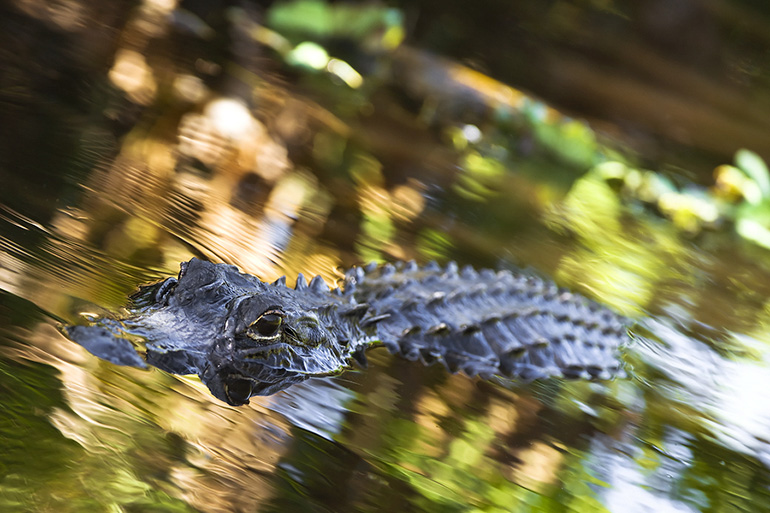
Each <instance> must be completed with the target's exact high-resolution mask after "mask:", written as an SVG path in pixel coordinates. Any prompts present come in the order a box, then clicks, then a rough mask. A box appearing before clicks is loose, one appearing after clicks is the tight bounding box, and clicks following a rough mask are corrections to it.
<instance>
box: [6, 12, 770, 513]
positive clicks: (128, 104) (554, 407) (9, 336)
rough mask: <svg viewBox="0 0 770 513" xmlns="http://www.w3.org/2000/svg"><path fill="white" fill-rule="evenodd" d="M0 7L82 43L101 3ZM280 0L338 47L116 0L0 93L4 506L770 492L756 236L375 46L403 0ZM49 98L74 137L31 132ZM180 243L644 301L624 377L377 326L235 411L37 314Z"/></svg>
mask: <svg viewBox="0 0 770 513" xmlns="http://www.w3.org/2000/svg"><path fill="white" fill-rule="evenodd" d="M14 5H15V9H16V10H15V11H13V12H14V16H17V17H18V20H19V22H20V23H22V22H23V23H27V24H29V26H30V27H34V28H36V29H37V30H39V31H42V32H45V31H53V32H55V33H56V34H58V37H61V38H63V39H64V40H66V41H70V42H79V43H80V45H75V49H76V50H77V51H74V55H75V56H80V55H82V52H84V51H85V50H84V47H83V46H82V45H84V44H85V43H84V42H83V41H85V39H83V38H85V37H86V36H85V35H84V32H83V31H82V30H81V26H83V23H84V22H82V21H78V20H81V18H82V19H90V20H97V19H99V20H101V23H102V25H100V26H107V25H109V24H110V23H112V24H113V26H115V25H116V24H117V23H118V22H116V21H115V20H113V19H112V18H111V17H110V16H107V14H109V13H104V12H99V10H98V9H95V8H94V9H86V8H85V5H84V6H81V7H83V8H82V9H81V10H78V9H75V8H74V7H73V9H75V10H73V11H72V12H69V11H68V10H67V9H65V8H63V7H62V10H61V12H59V11H57V12H53V11H52V12H51V13H49V14H48V15H47V16H43V15H42V14H35V15H31V14H29V13H28V11H29V9H28V8H27V5H26V3H25V2H14ZM72 5H73V6H76V5H80V4H78V3H77V2H75V3H73V4H72ZM308 5H309V4H308ZM295 7H296V6H295ZM300 7H302V8H312V9H321V11H319V12H321V13H325V14H324V15H323V16H321V17H319V18H318V19H319V20H323V21H324V23H328V24H329V26H325V25H324V26H321V25H323V23H321V22H320V21H319V25H318V26H315V27H314V28H313V29H312V31H311V32H313V33H316V34H317V33H321V34H328V32H326V31H332V32H333V33H335V34H337V33H338V32H334V31H342V29H341V28H340V26H335V25H334V23H335V22H334V20H338V21H337V23H344V24H346V25H350V26H346V27H345V29H346V30H345V31H342V32H344V34H345V37H346V38H350V39H351V40H353V41H355V44H348V45H345V44H339V48H338V47H337V46H335V45H336V43H334V42H328V41H327V42H328V43H329V46H328V48H326V49H324V48H321V47H320V46H319V45H318V44H317V43H313V44H315V45H316V47H318V48H321V49H322V50H324V52H327V53H326V57H325V59H326V60H325V61H324V62H325V65H324V66H325V67H323V66H322V67H320V68H313V67H312V66H310V65H309V63H310V62H311V60H308V59H310V57H312V55H310V54H305V55H304V56H303V55H302V54H301V53H300V52H297V51H296V50H297V49H300V48H304V49H305V50H307V48H311V49H312V47H308V46H304V47H300V44H301V43H303V41H302V40H301V39H302V37H309V36H307V35H304V36H302V37H300V36H298V35H297V34H298V33H301V32H302V30H306V29H307V28H306V27H305V28H303V27H302V26H299V27H298V26H295V25H292V24H291V23H289V22H288V21H287V18H285V17H284V18H282V16H284V15H285V14H286V12H290V11H286V12H283V11H278V12H272V13H269V14H268V16H267V18H268V19H271V20H273V21H274V25H273V26H270V27H266V26H263V25H262V24H261V17H260V14H259V13H256V12H252V10H251V9H250V8H249V7H248V6H245V7H244V6H242V7H241V8H233V9H230V10H228V11H227V13H226V15H224V14H222V13H214V12H210V11H206V10H205V9H203V10H201V9H202V8H198V10H194V11H193V10H186V9H185V8H183V7H180V6H176V5H175V4H174V2H154V1H147V2H142V3H140V5H139V7H137V8H136V9H135V10H134V11H132V12H131V14H130V15H125V16H123V15H121V16H118V15H117V14H120V13H117V11H116V13H113V14H115V18H116V19H117V18H120V19H121V20H124V19H126V20H128V21H126V22H125V25H124V26H121V30H122V32H120V33H121V34H122V35H121V37H120V40H115V39H111V38H114V37H117V36H111V35H109V34H101V36H99V37H101V38H103V39H104V41H101V42H110V44H111V45H113V46H114V47H115V48H116V50H115V52H114V55H113V54H110V55H108V56H106V57H105V56H102V57H101V58H102V61H100V62H101V67H99V66H95V67H92V66H94V64H88V65H86V64H84V63H82V62H80V61H77V60H75V61H70V60H66V59H65V60H64V61H63V62H64V63H63V64H61V63H60V65H62V66H64V67H65V68H66V67H67V66H71V67H72V69H69V68H68V70H69V71H68V72H69V73H72V74H75V75H82V77H81V78H82V84H81V83H80V82H78V84H79V87H81V86H82V89H78V88H75V92H72V91H70V90H62V89H60V88H56V87H53V88H52V87H51V83H49V82H48V81H50V80H55V79H54V78H51V76H49V75H46V74H42V75H41V74H39V73H38V71H39V70H38V71H36V69H34V68H28V67H24V66H19V67H18V73H19V76H18V77H17V79H18V83H19V84H23V85H24V86H25V87H26V89H24V88H21V89H18V91H21V90H24V91H28V93H29V94H28V95H18V93H15V94H16V96H14V93H13V91H17V89H4V90H0V95H2V97H3V98H6V97H8V98H13V102H9V105H13V106H14V107H18V108H17V109H15V110H14V109H11V111H12V112H13V113H15V114H16V115H19V113H20V112H23V113H24V116H25V118H24V119H25V120H27V121H25V122H27V123H29V124H28V125H24V126H26V127H27V128H26V129H25V130H20V132H19V134H18V146H19V148H20V149H19V150H18V151H14V152H9V153H8V155H10V157H6V158H4V160H1V161H0V164H2V166H3V167H2V171H3V172H6V173H7V174H8V175H9V177H8V179H7V180H5V181H4V184H5V185H6V187H5V188H4V189H2V190H0V411H2V415H0V448H2V451H0V509H2V510H3V511H73V512H76V511H77V512H79V511H118V510H120V511H210V512H226V511H255V510H264V511H278V510H287V509H289V510H297V511H300V510H301V511H307V510H309V509H310V510H325V511H375V510H376V511H380V510H385V509H391V510H394V511H401V510H404V511H466V510H484V511H564V510H567V509H571V510H575V511H592V512H593V511H613V512H628V511H640V512H641V511H674V512H679V511H683V512H684V511H741V510H745V511H762V510H766V511H767V510H770V470H769V469H770V432H769V430H770V411H768V407H770V406H768V405H770V396H768V392H767V387H766V386H765V384H766V383H768V382H770V354H769V353H768V347H769V346H768V335H767V326H768V325H770V317H768V316H769V315H770V313H769V312H770V310H768V308H767V301H766V297H767V296H768V293H770V268H769V267H768V266H767V265H766V264H765V261H766V255H765V254H764V253H760V250H759V249H758V248H757V247H753V246H749V245H748V243H747V242H746V241H744V240H740V241H739V242H736V240H737V239H736V238H735V236H734V235H731V233H730V232H729V230H722V231H715V232H713V233H704V234H702V236H701V237H700V238H698V239H693V238H691V235H692V234H691V233H685V231H683V230H680V229H679V228H677V226H676V223H673V222H670V221H669V220H667V219H663V218H661V217H660V216H657V215H654V214H653V213H651V212H649V211H642V210H640V209H639V208H638V205H636V204H633V203H629V202H628V201H626V198H624V196H623V195H622V194H619V193H618V191H617V188H616V187H615V185H616V184H614V183H613V181H612V180H611V179H609V178H608V177H607V175H606V168H602V165H601V164H602V162H606V161H607V160H608V159H610V156H612V158H615V157H616V156H617V155H615V154H614V153H613V150H610V149H608V148H606V147H604V146H603V145H602V143H600V142H599V141H598V138H597V136H596V135H595V133H594V132H593V131H592V130H591V129H590V128H589V127H587V126H586V125H585V124H583V123H580V122H577V121H574V120H572V119H569V118H566V117H564V116H562V115H561V114H559V113H558V112H556V111H554V110H552V109H550V108H548V107H547V106H545V105H543V104H542V103H539V102H537V101H535V100H533V99H531V98H528V97H527V96H525V95H524V94H522V93H520V92H519V91H516V90H514V89H512V88H510V87H508V86H505V85H502V84H499V83H497V82H495V81H493V80H491V79H489V78H487V77H486V76H484V75H482V74H480V73H477V72H475V71H471V70H469V69H467V68H465V67H463V66H460V65H459V64H456V63H452V62H450V61H444V60H442V59H439V58H436V57H433V56H431V55H430V54H427V53H424V52H421V51H419V50H416V49H410V48H407V47H401V48H400V49H398V50H397V51H393V49H394V47H395V46H397V44H398V42H400V41H401V39H402V38H403V35H404V34H403V27H402V25H401V23H402V21H403V20H402V19H401V18H400V17H399V16H394V13H395V11H392V10H390V9H379V8H377V9H374V8H373V9H372V10H371V11H367V10H366V9H363V10H362V11H360V12H359V11H355V13H356V16H353V17H350V16H349V14H350V12H353V11H348V10H346V8H344V7H340V6H337V7H329V9H330V10H329V11H326V10H324V4H321V3H317V4H313V5H312V6H309V7H308V6H304V7H303V6H302V5H300ZM297 8H299V7H297ZM212 9H213V8H212ZM65 11H66V12H65ZM215 14H216V15H215ZM364 14H366V15H367V16H368V17H367V16H364ZM327 15H328V16H327ZM40 16H42V18H41V17H40ZM271 16H272V18H271ZM83 17H85V18H83ZM364 18H366V19H365V20H364ZM288 19H289V20H291V19H292V18H291V16H290V17H289V18H288ZM358 19H361V20H364V21H361V23H362V26H365V29H364V28H360V27H357V26H356V25H355V24H354V23H353V21H351V20H358ZM41 20H42V21H41ZM339 20H342V21H339ZM120 23H124V22H123V21H121V22H120ZM282 23H283V24H284V25H282ZM287 24H288V25H287ZM289 25H290V26H289ZM300 25H301V24H300ZM287 26H289V27H288V28H287ZM52 27H53V28H52ZM359 29H360V30H359ZM281 30H284V32H281ZM307 30H310V29H307ZM297 31H298V32H297ZM314 31H315V32H314ZM45 33H46V34H48V35H49V36H50V33H49V32H45ZM118 33H119V31H118V30H115V34H118ZM219 33H223V34H224V33H226V34H227V37H223V38H217V37H213V36H212V34H219ZM19 37H21V36H19ZM94 37H97V36H94ZM319 37H320V36H319ZM332 39H333V38H332ZM108 46H109V45H108ZM349 46H350V47H354V48H348V47H349ZM51 51H53V50H51ZM268 52H275V54H274V53H268ZM389 52H392V53H389ZM65 54H66V55H69V54H68V53H66V52H65ZM66 55H65V56H66ZM91 55H92V58H93V59H94V60H95V61H97V60H99V55H101V51H98V52H97V51H94V52H93V53H92V54H91ZM314 55H315V56H316V57H318V55H319V54H317V53H316V54H314ZM330 55H332V57H333V58H332V57H329V56H330ZM288 56H292V58H291V59H290V58H289V57H288ZM4 58H8V56H5V57H4ZM68 58H70V59H72V58H73V57H72V56H71V55H70V56H69V57H68ZM292 59H293V60H292ZM302 59H304V60H302ZM332 61H334V65H333V66H332V65H331V63H332ZM14 62H15V61H14ZM57 62H59V61H57ZM383 62H387V63H388V65H384V64H382V63H383ZM340 63H342V64H340ZM343 64H344V65H343ZM52 66H53V64H52ZM345 66H349V67H350V69H353V68H355V69H356V70H357V71H356V73H359V72H360V74H359V75H360V77H361V78H360V80H362V81H363V82H362V83H360V84H359V82H357V81H356V82H354V85H353V86H351V85H350V83H349V82H346V81H345V80H344V77H343V74H344V75H345V76H347V77H348V78H349V77H350V76H355V75H351V74H350V73H349V72H348V71H344V70H347V69H348V68H346V67H345ZM14 69H17V68H14ZM105 70H106V71H105ZM65 71H66V70H65ZM343 71H344V73H343ZM62 73H64V71H62ZM357 80H358V79H357ZM54 83H56V82H54ZM73 96H74V98H75V99H73ZM44 107H45V108H44ZM73 110H74V111H76V112H77V115H76V116H75V115H74V114H73ZM48 123H51V124H52V125H53V129H52V132H55V133H57V134H61V133H66V137H65V136H63V135H62V136H61V137H60V138H45V137H43V138H41V137H38V135H39V132H34V131H33V130H32V129H31V128H29V127H32V126H34V127H38V128H40V127H42V126H44V125H46V124H48ZM65 127H66V130H64V128H65ZM3 133H4V134H5V132H3ZM4 137H6V135H4ZM75 141H77V142H75ZM3 147H9V148H10V147H11V145H10V144H8V143H5V142H4V144H3ZM37 152H40V153H41V154H40V155H38V153H37ZM43 153H46V155H43ZM30 162H34V163H40V162H45V164H46V166H50V167H51V169H45V171H44V173H48V174H42V175H41V174H37V173H38V172H33V171H32V170H30V169H29V168H28V166H30V165H31V164H30ZM25 170H26V171H25ZM39 172H43V171H39ZM47 176H56V177H58V178H57V179H56V180H48V179H47V178H46V177H47ZM712 228H713V229H715V230H717V229H718V228H719V227H717V226H714V227H712ZM191 256H200V257H204V258H208V259H211V260H214V261H222V262H227V263H232V264H236V265H238V266H239V267H240V268H241V269H242V270H244V271H247V272H250V273H254V274H257V275H258V276H259V277H260V278H262V279H264V280H273V279H275V278H277V277H279V276H280V275H282V274H288V275H289V279H290V280H291V279H292V278H293V277H294V276H296V274H297V273H299V272H303V273H305V274H321V275H322V276H323V277H324V278H325V279H326V280H327V281H328V282H333V281H334V280H335V279H337V278H339V272H338V268H339V267H347V266H348V265H350V264H353V263H360V262H362V261H367V260H372V259H374V260H391V259H397V258H415V259H417V260H418V261H421V262H424V261H428V260H430V259H439V260H441V261H446V260H449V259H456V260H458V261H460V262H461V263H470V264H473V265H476V266H487V267H512V266H514V265H516V264H520V265H524V266H530V267H535V268H536V270H535V272H543V273H545V274H548V275H550V276H554V277H555V278H556V279H557V280H558V281H559V283H560V284H563V285H565V286H569V287H572V288H574V289H576V290H579V291H581V292H583V293H586V294H587V295H589V296H591V297H593V298H596V299H598V300H600V301H602V302H604V303H606V304H608V305H610V306H612V307H613V308H615V309H616V310H618V311H622V312H624V313H627V314H629V315H632V316H634V317H635V318H637V319H638V320H639V323H638V325H637V326H636V327H635V328H634V334H635V338H636V341H635V343H634V344H633V345H632V346H631V347H630V348H629V349H628V351H627V355H626V359H627V362H628V374H629V378H628V379H623V380H616V381H613V382H607V383H586V382H563V381H560V380H549V381H545V382H537V383H532V384H520V383H513V382H506V381H501V380H497V381H480V380H477V379H470V378H468V377H466V376H463V375H449V374H448V373H446V371H445V370H444V369H443V368H441V367H439V366H434V367H424V366H423V365H421V364H419V363H414V362H407V361H403V360H400V359H397V358H394V357H392V356H390V355H388V354H387V353H386V352H385V351H383V350H373V351H371V352H370V365H369V368H367V369H361V370H356V371H350V372H347V373H346V374H343V375H342V376H339V377H336V378H330V379H325V380H311V381H308V382H306V383H303V384H302V385H297V386H294V387H293V388H291V389H289V390H288V391H285V392H282V393H279V394H276V395H274V396H270V397H258V398H253V399H252V400H251V404H250V405H249V406H248V407H240V408H232V407H229V406H227V405H225V404H224V403H221V402H219V401H217V400H216V399H214V398H213V397H211V396H210V394H209V393H208V391H207V389H206V388H205V387H204V386H203V385H202V384H201V383H200V382H199V381H198V380H197V379H195V378H192V377H179V376H172V375H169V374H165V373H163V372H161V371H158V370H141V369H134V368H123V367H117V366H114V365H111V364H109V363H107V362H104V361H101V360H98V359H97V358H94V357H92V356H91V355H89V354H88V353H86V352H85V351H84V350H83V349H82V348H81V347H79V346H77V345H75V344H73V343H71V342H69V341H68V340H66V339H65V338H63V337H62V336H61V335H60V334H59V332H58V331H57V323H58V322H71V321H73V320H75V319H77V317H78V316H79V315H84V314H89V313H91V314H93V313H99V312H100V311H102V309H114V308H118V307H120V305H122V304H123V303H124V301H125V298H126V297H127V296H128V295H129V294H131V293H132V292H133V291H134V290H135V289H136V287H137V286H138V285H139V284H143V283H147V282H152V281H154V280H157V279H159V278H161V277H164V276H167V275H171V274H176V272H177V269H178V264H179V262H180V261H184V260H188V259H189V258H190V257H191Z"/></svg>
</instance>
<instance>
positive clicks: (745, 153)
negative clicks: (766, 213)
mask: <svg viewBox="0 0 770 513" xmlns="http://www.w3.org/2000/svg"><path fill="white" fill-rule="evenodd" d="M735 164H736V165H737V166H738V168H740V170H741V171H743V172H744V173H746V175H748V176H749V178H751V179H752V180H754V181H755V182H756V183H757V185H758V186H759V190H761V191H762V197H763V198H765V199H767V198H770V172H768V170H767V164H765V161H764V160H762V157H760V156H759V155H757V154H756V153H754V152H753V151H750V150H747V149H740V150H738V152H737V153H736V154H735Z"/></svg>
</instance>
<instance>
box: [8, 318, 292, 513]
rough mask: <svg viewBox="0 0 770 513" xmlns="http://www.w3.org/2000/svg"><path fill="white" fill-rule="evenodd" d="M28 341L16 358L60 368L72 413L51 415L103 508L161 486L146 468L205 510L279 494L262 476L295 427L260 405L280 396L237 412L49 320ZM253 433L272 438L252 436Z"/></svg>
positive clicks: (76, 471) (200, 389)
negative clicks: (103, 354) (172, 444)
mask: <svg viewBox="0 0 770 513" xmlns="http://www.w3.org/2000/svg"><path fill="white" fill-rule="evenodd" d="M31 338H32V339H34V340H35V346H34V348H30V349H25V350H24V351H23V352H20V353H19V354H18V357H19V358H21V359H23V360H27V361H36V362H40V363H44V364H46V365H50V366H53V367H55V368H56V369H57V370H58V372H59V378H60V379H61V381H62V383H63V387H62V391H63V392H64V394H65V396H66V404H67V408H66V409H64V408H55V409H53V410H52V411H51V412H50V413H49V417H48V418H49V420H50V422H51V424H52V425H53V426H55V427H56V428H57V429H58V430H59V431H60V432H61V433H62V435H64V436H65V437H66V438H68V439H70V440H72V441H74V442H76V443H78V444H79V445H80V446H82V447H83V448H84V449H86V451H87V454H88V455H89V457H88V458H86V459H85V460H84V461H82V462H81V463H80V464H79V465H78V466H77V468H74V467H73V469H72V478H73V479H75V480H80V483H81V486H84V487H85V488H86V490H88V491H89V492H94V493H97V494H100V495H102V494H103V497H104V500H105V501H107V502H106V503H108V504H109V503H114V504H120V503H130V502H131V498H130V497H128V498H127V495H126V494H128V495H129V496H130V494H131V493H140V494H141V493H142V492H141V490H149V489H151V488H152V487H153V486H156V485H157V483H155V482H154V480H153V479H152V478H148V477H147V476H146V472H147V468H146V466H147V465H150V466H151V467H152V468H154V469H155V470H154V472H157V473H158V475H163V474H168V475H169V476H171V480H170V482H168V481H167V482H165V483H164V484H163V486H164V487H166V489H167V490H168V491H169V492H170V493H172V494H173V495H174V496H177V497H182V498H184V500H185V501H187V502H188V503H189V504H190V505H192V506H193V507H195V508H197V509H198V510H200V511H205V512H216V513H219V512H225V511H238V510H243V509H248V508H249V507H251V506H253V505H254V504H257V503H260V502H263V501H265V500H267V499H269V497H270V496H271V494H272V493H273V492H272V485H271V484H270V483H269V482H268V479H267V478H266V477H264V476H269V475H271V474H272V473H273V472H274V471H275V468H274V467H275V465H276V463H277V462H278V461H280V459H281V456H282V454H283V452H284V451H285V450H286V446H285V445H284V444H283V442H281V440H290V437H289V431H290V429H291V426H290V425H289V424H288V423H287V422H286V421H285V420H283V419H282V418H281V417H280V416H277V415H273V414H270V413H269V412H268V410H267V409H266V408H264V407H263V406H262V404H261V403H265V404H267V403H269V402H270V401H271V400H276V398H264V401H261V400H260V399H257V400H253V401H252V406H251V407H250V408H240V409H235V408H231V407H228V406H226V405H223V404H221V403H219V402H218V401H216V400H215V399H213V398H212V397H211V396H210V394H209V393H208V392H207V390H206V389H205V387H204V386H203V385H202V384H201V383H200V382H199V381H198V380H197V379H191V378H179V377H171V376H168V375H166V374H165V373H161V372H147V371H143V370H140V369H130V368H123V367H116V366H111V365H104V364H103V363H102V362H99V361H97V360H94V359H93V358H91V357H90V356H89V355H88V354H87V353H86V352H85V351H84V350H83V349H82V348H80V347H79V346H76V345H74V344H62V343H61V342H62V341H61V339H60V338H59V335H58V333H57V332H56V330H54V329H53V328H52V327H51V326H49V325H47V324H42V325H40V326H39V329H38V330H37V331H36V332H35V333H34V334H33V335H32V337H31ZM10 351H13V350H10ZM6 356H8V355H6ZM278 399H280V398H278ZM255 429H256V430H257V431H259V430H264V429H269V430H270V432H272V433H274V436H273V437H265V436H255ZM169 433H173V434H174V435H176V436H178V437H180V439H181V440H182V441H183V443H184V459H183V460H181V461H180V460H178V459H176V458H173V457H170V453H169V452H168V451H169V450H170V448H169V447H168V446H167V444H168V436H169ZM279 433H280V434H279ZM159 449H160V451H158V450H159ZM147 462H151V464H149V463H147ZM135 466H136V467H135ZM246 468H248V469H251V470H252V471H251V472H244V469H246ZM97 474H98V477H97ZM105 483H109V486H107V487H106V488H104V485H105ZM169 485H173V486H176V487H177V489H171V488H170V486H169Z"/></svg>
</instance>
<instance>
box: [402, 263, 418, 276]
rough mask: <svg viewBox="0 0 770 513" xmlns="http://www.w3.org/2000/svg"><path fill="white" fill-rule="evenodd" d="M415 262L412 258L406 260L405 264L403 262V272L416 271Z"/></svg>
mask: <svg viewBox="0 0 770 513" xmlns="http://www.w3.org/2000/svg"><path fill="white" fill-rule="evenodd" d="M418 269H419V268H418V267H417V262H415V261H414V260H410V261H408V262H407V263H406V264H404V272H405V273H413V272H416V271H418Z"/></svg>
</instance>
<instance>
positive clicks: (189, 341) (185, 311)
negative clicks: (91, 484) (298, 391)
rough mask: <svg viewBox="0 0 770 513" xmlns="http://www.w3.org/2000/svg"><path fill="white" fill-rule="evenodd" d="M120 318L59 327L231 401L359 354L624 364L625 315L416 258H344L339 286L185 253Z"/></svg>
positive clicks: (560, 368) (483, 371) (486, 372)
mask: <svg viewBox="0 0 770 513" xmlns="http://www.w3.org/2000/svg"><path fill="white" fill-rule="evenodd" d="M133 299H134V304H133V305H132V306H131V307H130V308H129V316H127V317H125V318H123V319H115V318H111V317H104V318H101V319H97V320H96V321H95V322H94V323H92V324H91V325H88V326H68V327H65V328H64V331H65V333H66V334H67V336H69V337H70V338H71V339H72V340H74V341H75V342H78V343H79V344H81V345H83V346H84V347H86V349H88V350H89V351H91V352H92V353H94V354H95V355H97V356H99V357H102V358H104V359H106V360H109V361H112V362H114V363H118V364H122V365H134V366H140V367H141V366H144V360H143V359H142V358H141V357H140V356H139V354H138V353H137V352H136V349H135V348H134V347H135V343H139V344H140V345H143V346H144V349H145V351H146V352H145V353H144V358H145V359H146V361H147V363H150V364H151V365H154V366H156V367H158V368H160V369H163V370H165V371H167V372H171V373H175V374H198V375H199V376H200V378H201V380H202V381H203V382H204V383H205V384H206V385H207V386H208V387H209V389H210V390H211V392H212V394H213V395H214V396H216V397H218V398H219V399H222V400H224V401H226V402H228V403H229V404H232V405H240V404H245V403H247V402H248V399H249V397H251V396H253V395H268V394H272V393H275V392H277V391H279V390H283V389H285V388H287V387H289V386H290V385H292V384H294V383H298V382H300V381H303V380H305V379H308V378H310V377H314V376H328V375H333V374H338V373H340V372H342V371H343V370H345V369H347V368H349V366H350V364H351V361H352V360H356V361H359V362H363V361H365V360H364V351H365V350H366V349H368V348H370V347H372V346H376V345H384V346H385V347H387V348H388V350H390V352H392V353H397V354H400V355H402V356H404V357H406V358H408V359H411V360H416V359H421V360H423V361H425V362H426V363H432V362H435V361H441V362H443V363H444V364H445V365H446V367H447V368H448V369H449V370H450V371H452V372H457V371H464V372H465V373H466V374H468V375H471V376H473V375H480V376H482V377H490V376H493V375H499V376H504V377H508V378H513V379H523V380H533V379H538V378H546V377H551V376H563V377H568V378H589V379H591V378H593V379H607V378H610V377H612V376H615V375H617V374H618V373H619V372H621V362H620V360H619V357H618V348H619V347H620V346H621V345H623V344H624V343H625V342H627V341H628V334H627V331H626V324H627V323H626V320H625V319H623V318H622V317H620V316H618V315H617V314H615V313H613V312H611V311H610V310H608V309H606V308H605V307H603V306H601V305H599V304H597V303H595V302H593V301H590V300H588V299H586V298H585V297H583V296H580V295H578V294H573V293H571V292H569V291H566V290H564V289H560V288H558V287H557V286H556V285H554V284H553V283H550V282H547V281H544V280H541V279H539V278H535V277H530V276H523V275H517V274H513V273H511V272H509V271H499V272H494V271H490V270H482V271H479V272H477V271H475V270H473V269H471V268H468V267H466V268H463V269H462V270H458V268H457V266H456V265H454V264H449V265H448V266H447V267H445V268H440V267H439V266H438V265H436V264H430V265H428V266H425V267H418V266H417V265H416V264H414V263H413V262H410V263H404V262H400V263H398V264H396V265H390V264H386V265H384V266H367V267H365V268H362V267H354V268H353V269H351V270H350V271H348V272H347V273H346V275H345V279H344V281H343V283H342V285H341V286H340V287H339V288H336V289H333V290H330V289H329V287H328V286H327V285H326V284H325V283H324V282H323V280H322V279H321V278H320V277H316V278H314V279H313V280H312V281H311V282H310V283H307V282H306V281H305V279H304V277H302V275H300V276H299V277H298V279H297V284H296V286H295V288H293V289H292V288H290V287H287V286H286V284H285V280H284V279H280V280H278V281H276V282H274V283H272V284H268V283H264V282H262V281H260V280H259V279H258V278H256V277H254V276H251V275H247V274H242V273H240V272H238V270H237V269H236V268H235V267H234V266H229V265H225V264H213V263H210V262H206V261H203V260H199V259H196V258H193V259H192V260H190V261H189V262H185V263H183V264H182V266H181V271H180V273H179V277H178V278H169V279H167V280H165V281H163V282H161V283H159V284H156V285H153V286H150V287H144V288H142V290H141V291H140V292H139V293H138V294H137V295H136V296H134V298H133Z"/></svg>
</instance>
